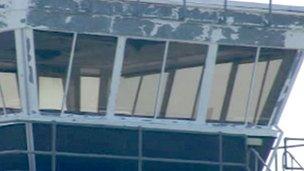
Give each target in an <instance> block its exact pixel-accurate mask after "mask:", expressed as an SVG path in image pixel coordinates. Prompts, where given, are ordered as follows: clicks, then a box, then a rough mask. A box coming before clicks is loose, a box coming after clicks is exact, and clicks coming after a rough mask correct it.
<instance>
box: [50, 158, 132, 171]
mask: <svg viewBox="0 0 304 171" xmlns="http://www.w3.org/2000/svg"><path fill="white" fill-rule="evenodd" d="M137 163H138V162H137V161H136V160H120V159H119V160H118V159H103V158H79V157H63V156H58V157H57V162H56V169H57V170H72V171H78V170H79V171H85V170H88V171H136V170H137V169H138V166H137Z"/></svg>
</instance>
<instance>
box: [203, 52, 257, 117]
mask: <svg viewBox="0 0 304 171" xmlns="http://www.w3.org/2000/svg"><path fill="white" fill-rule="evenodd" d="M255 56H256V48H250V47H236V46H220V47H219V50H218V57H217V61H216V66H215V74H214V78H213V86H212V90H211V98H210V101H209V107H208V112H207V118H208V120H209V121H220V122H244V120H245V113H246V104H247V101H248V94H249V89H250V84H251V76H252V72H253V67H254V61H255Z"/></svg>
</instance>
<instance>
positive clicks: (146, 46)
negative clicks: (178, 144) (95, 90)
mask: <svg viewBox="0 0 304 171" xmlns="http://www.w3.org/2000/svg"><path fill="white" fill-rule="evenodd" d="M164 50H165V42H158V41H148V40H135V39H128V40H127V43H126V50H125V58H124V62H123V68H122V75H121V83H120V87H119V93H118V97H117V109H116V113H117V114H127V115H141V116H153V115H154V108H155V101H156V95H157V88H158V83H159V76H160V72H161V68H162V61H163V55H164Z"/></svg>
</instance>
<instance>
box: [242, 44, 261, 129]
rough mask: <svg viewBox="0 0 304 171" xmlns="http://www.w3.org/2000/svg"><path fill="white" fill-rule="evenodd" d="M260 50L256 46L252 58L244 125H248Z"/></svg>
mask: <svg viewBox="0 0 304 171" xmlns="http://www.w3.org/2000/svg"><path fill="white" fill-rule="evenodd" d="M260 52H261V48H260V47H258V49H257V52H256V55H255V59H254V65H253V69H252V75H251V80H250V87H249V92H248V98H247V102H246V109H245V125H248V116H249V115H250V114H249V111H250V107H251V103H252V98H253V97H252V96H253V93H254V91H253V89H254V86H255V77H256V71H257V65H258V62H259V56H260Z"/></svg>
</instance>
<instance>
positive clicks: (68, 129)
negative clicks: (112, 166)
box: [56, 125, 138, 156]
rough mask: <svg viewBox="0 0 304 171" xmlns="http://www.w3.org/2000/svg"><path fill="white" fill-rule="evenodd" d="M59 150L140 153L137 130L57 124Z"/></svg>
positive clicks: (129, 154) (123, 153)
mask: <svg viewBox="0 0 304 171" xmlns="http://www.w3.org/2000/svg"><path fill="white" fill-rule="evenodd" d="M56 145H57V151H61V152H76V153H95V154H111V155H127V156H137V155H138V132H137V131H136V130H129V129H118V128H106V127H82V126H62V125H60V126H57V143H56Z"/></svg>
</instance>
